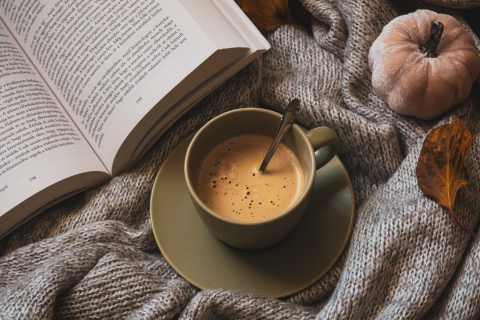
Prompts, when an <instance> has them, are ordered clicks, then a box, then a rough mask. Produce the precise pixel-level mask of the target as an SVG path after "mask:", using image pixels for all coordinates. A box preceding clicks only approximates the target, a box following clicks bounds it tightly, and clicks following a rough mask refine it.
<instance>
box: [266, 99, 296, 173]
mask: <svg viewBox="0 0 480 320" xmlns="http://www.w3.org/2000/svg"><path fill="white" fill-rule="evenodd" d="M299 111H300V100H298V99H293V100H292V101H291V102H290V103H289V104H288V106H287V107H286V108H285V111H284V112H283V117H282V119H281V120H280V126H279V127H278V130H277V133H276V134H275V138H274V139H273V142H272V145H271V146H270V149H268V152H267V154H266V155H265V159H263V162H262V165H261V166H260V169H259V170H258V171H260V173H263V172H264V171H265V168H266V167H267V165H268V163H269V162H270V159H271V158H272V156H273V154H274V153H275V150H277V147H278V145H279V144H280V142H281V141H282V138H283V136H285V133H287V131H288V129H290V127H291V126H292V124H293V122H294V121H295V118H296V117H297V114H298V112H299Z"/></svg>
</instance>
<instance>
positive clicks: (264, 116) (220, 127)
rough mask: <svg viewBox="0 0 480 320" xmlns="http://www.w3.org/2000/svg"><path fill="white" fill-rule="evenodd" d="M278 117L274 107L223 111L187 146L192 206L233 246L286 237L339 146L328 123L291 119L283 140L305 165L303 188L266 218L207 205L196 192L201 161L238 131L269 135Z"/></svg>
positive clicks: (259, 245)
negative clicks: (229, 214)
mask: <svg viewBox="0 0 480 320" xmlns="http://www.w3.org/2000/svg"><path fill="white" fill-rule="evenodd" d="M281 118H282V115H281V114H279V113H277V112H274V111H270V110H266V109H257V108H246V109H237V110H233V111H230V112H226V113H223V114H221V115H219V116H218V117H216V118H214V119H212V120H211V121H210V122H208V123H207V124H206V125H205V126H204V127H202V128H201V129H200V130H199V131H198V132H197V134H196V135H195V136H194V138H193V140H192V141H191V142H190V145H189V147H188V150H187V154H186V158H185V178H186V182H187V187H188V190H189V192H190V196H191V199H192V202H193V205H194V207H195V210H196V211H197V213H198V214H199V216H200V218H201V219H202V221H203V222H204V223H205V225H206V226H207V227H208V229H209V230H210V231H211V232H212V233H213V234H214V235H215V236H216V237H217V238H218V239H220V240H222V241H223V242H225V243H227V244H229V245H231V246H234V247H237V248H241V249H261V248H265V247H269V246H271V245H273V244H275V243H277V242H278V241H280V240H282V239H283V238H284V237H286V236H287V235H288V234H289V233H290V232H291V231H292V230H293V229H294V228H295V226H296V225H297V223H298V221H299V220H300V218H301V217H302V215H303V213H304V211H305V209H306V207H307V204H308V201H309V199H310V193H311V190H312V187H313V182H314V180H315V173H316V171H317V169H319V168H320V167H322V166H323V165H325V164H326V163H327V162H328V161H330V160H331V159H332V158H333V157H334V156H335V155H336V153H337V150H338V148H339V145H340V142H339V140H338V137H337V136H336V134H335V133H334V132H333V131H332V130H331V129H329V128H327V127H318V128H314V129H312V130H310V131H308V132H305V131H304V130H303V129H302V128H301V127H300V126H298V125H296V124H294V125H293V126H292V127H291V128H290V130H289V131H288V132H287V134H286V135H285V136H284V138H283V140H282V143H284V144H285V145H286V146H287V147H288V148H290V150H292V151H293V153H294V154H295V155H296V156H297V158H298V160H299V162H300V164H301V166H302V169H303V170H302V171H303V174H304V177H303V178H304V179H303V181H304V185H303V188H302V192H301V193H300V195H299V196H298V197H297V199H296V201H295V202H294V203H293V204H292V205H291V206H290V207H289V208H288V209H286V210H285V211H283V212H282V213H280V214H278V215H276V216H274V217H272V218H268V219H265V220H260V221H239V220H233V219H229V218H226V217H223V216H221V215H219V214H217V213H215V212H214V211H213V210H211V209H210V208H209V207H207V206H206V205H205V204H204V203H203V202H202V201H201V200H200V198H199V193H198V176H199V171H200V166H201V164H202V162H203V160H204V159H205V157H206V156H207V154H208V153H209V151H210V150H211V149H212V148H213V147H215V146H216V145H217V144H219V143H221V142H222V141H224V140H226V139H228V138H231V137H234V136H237V135H242V134H261V135H266V136H270V137H272V139H273V136H274V134H275V133H276V131H277V128H278V125H279V123H280V119H281ZM320 149H321V150H320ZM317 150H318V152H317V153H315V152H316V151H317ZM267 170H268V167H267Z"/></svg>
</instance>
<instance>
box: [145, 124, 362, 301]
mask: <svg viewBox="0 0 480 320" xmlns="http://www.w3.org/2000/svg"><path fill="white" fill-rule="evenodd" d="M192 138H193V134H192V135H191V136H189V137H188V138H186V139H185V140H184V141H183V142H182V143H180V144H179V145H178V147H177V148H175V150H174V151H173V152H172V153H171V154H170V156H169V157H168V158H167V159H166V160H165V163H164V164H163V166H162V167H161V168H160V171H159V172H158V175H157V178H156V180H155V183H154V186H153V190H152V198H151V201H150V209H151V210H150V214H151V219H152V227H153V233H154V235H155V239H156V241H157V244H158V246H159V247H160V250H161V251H162V253H163V255H164V257H165V258H166V259H167V261H168V262H169V263H170V265H171V266H172V267H173V268H174V269H175V270H176V271H177V272H178V273H179V274H180V275H181V276H183V277H184V278H185V279H186V280H188V281H189V282H190V283H192V284H193V285H195V286H197V287H199V288H200V289H228V290H235V291H243V292H249V293H253V294H257V295H261V296H265V297H270V298H279V297H284V296H288V295H291V294H293V293H295V292H298V291H300V290H302V289H305V288H307V287H308V286H310V285H311V284H313V283H315V281H317V280H318V279H320V278H321V277H322V276H323V275H324V274H325V273H326V272H327V271H328V270H329V269H330V268H331V267H332V266H333V264H334V263H335V262H336V261H337V259H338V258H339V257H340V255H341V253H342V251H343V249H344V248H345V246H346V245H347V242H348V239H349V237H350V233H351V231H352V227H353V220H354V201H353V190H352V184H351V182H350V179H349V177H348V174H347V171H346V170H345V167H344V166H343V164H342V162H341V161H340V159H338V157H335V158H333V159H332V160H331V161H330V162H329V163H328V164H327V165H325V166H324V167H323V168H321V169H320V170H318V171H317V175H316V179H315V183H314V188H313V191H312V196H311V200H310V203H309V205H308V207H307V210H306V212H305V214H304V216H303V217H302V220H301V221H300V222H299V224H298V225H297V227H296V228H295V229H294V230H293V231H292V233H291V234H290V235H288V236H287V237H286V238H285V239H284V240H282V241H281V242H279V243H278V244H276V245H274V246H272V247H270V248H267V249H263V250H259V251H243V250H239V249H235V248H233V247H230V246H228V245H226V244H224V243H223V242H221V241H220V240H218V239H217V238H215V236H213V235H212V234H211V233H210V231H209V230H208V229H207V227H205V225H204V224H203V222H202V221H201V220H200V218H199V217H198V216H197V213H196V211H195V209H194V207H193V204H192V202H191V200H190V196H189V194H188V189H187V186H186V184H185V177H184V160H185V154H186V152H187V148H188V145H189V143H190V141H191V140H192Z"/></svg>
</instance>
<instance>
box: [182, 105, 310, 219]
mask: <svg viewBox="0 0 480 320" xmlns="http://www.w3.org/2000/svg"><path fill="white" fill-rule="evenodd" d="M247 111H249V112H260V113H265V114H268V115H270V116H275V117H278V119H279V120H280V119H281V118H282V114H280V113H278V112H276V111H272V110H268V109H262V108H241V109H234V110H230V111H227V112H224V113H222V114H219V115H218V116H216V117H214V118H213V119H211V120H210V121H208V122H207V123H206V124H204V125H203V126H202V127H201V128H200V129H199V130H198V131H197V133H196V134H195V136H194V137H193V139H192V141H190V144H189V145H188V149H187V153H186V154H185V161H184V175H185V180H186V183H187V188H188V191H189V192H190V195H191V196H192V197H193V199H194V201H195V202H196V203H197V204H198V205H199V206H200V207H201V208H202V209H203V210H204V211H205V212H207V213H208V214H209V215H210V216H212V217H214V218H216V219H218V220H221V221H222V222H225V223H229V224H234V225H243V226H259V225H265V224H269V223H273V222H275V221H277V220H279V219H281V218H283V217H284V216H286V215H288V214H289V213H290V212H292V211H293V210H295V209H296V208H297V207H298V206H299V205H300V204H301V203H302V202H303V201H304V199H305V197H307V195H308V194H309V192H310V190H311V189H312V186H313V182H314V179H315V173H316V160H315V152H314V150H313V147H312V144H311V143H310V140H308V137H307V135H306V133H305V131H304V130H303V129H302V128H301V127H300V126H299V125H297V124H296V123H294V124H293V125H292V126H291V128H290V130H295V131H297V132H299V133H300V136H301V137H302V139H303V141H304V142H305V144H306V145H307V146H308V150H309V155H310V161H311V163H312V166H311V168H310V172H309V177H308V181H307V182H306V184H305V185H306V188H304V189H303V190H302V193H301V194H300V195H299V196H298V197H297V199H296V200H295V201H294V202H293V203H292V204H291V205H290V206H289V207H288V208H287V209H286V210H284V211H282V212H281V213H280V214H277V215H275V216H273V217H270V218H266V219H262V220H256V221H241V220H235V219H231V218H227V217H224V216H221V215H219V214H218V213H216V212H215V211H213V210H212V209H210V208H209V207H208V206H207V205H205V204H204V203H203V201H201V200H200V197H199V196H198V195H197V192H196V191H195V188H194V187H193V186H192V182H191V179H190V177H189V175H188V164H189V158H190V151H191V149H192V146H193V145H194V144H195V142H196V141H197V140H198V138H199V136H200V135H201V133H202V132H203V131H205V130H206V128H207V127H208V126H209V125H210V124H211V123H213V122H217V121H221V119H222V118H223V117H225V116H229V115H231V114H233V113H237V112H247ZM202 161H203V159H202ZM302 169H303V170H305V169H304V168H302Z"/></svg>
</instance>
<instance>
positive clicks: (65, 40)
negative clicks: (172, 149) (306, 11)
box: [0, 0, 269, 238]
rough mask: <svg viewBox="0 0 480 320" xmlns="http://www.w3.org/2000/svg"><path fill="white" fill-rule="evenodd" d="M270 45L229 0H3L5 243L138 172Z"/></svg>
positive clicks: (1, 213)
mask: <svg viewBox="0 0 480 320" xmlns="http://www.w3.org/2000/svg"><path fill="white" fill-rule="evenodd" d="M268 48H269V44H268V42H267V41H266V40H265V39H264V38H263V36H262V35H261V34H260V33H259V32H258V30H257V29H256V28H255V27H254V26H253V24H252V23H251V22H250V21H249V20H248V18H247V17H246V16H245V15H244V13H243V12H242V11H241V10H240V9H239V8H238V6H237V5H236V4H235V2H234V1H233V0H102V1H98V0H30V1H24V0H1V1H0V238H1V237H3V236H5V235H6V234H7V233H8V232H9V231H11V230H13V229H14V228H15V227H16V226H18V225H19V224H20V223H22V222H23V221H25V220H26V219H28V218H30V217H32V216H33V215H34V214H36V213H38V212H40V211H42V210H44V209H45V208H47V207H49V206H51V205H52V204H54V203H56V202H58V201H60V200H62V199H65V198H66V197H69V196H71V195H73V194H74V193H77V192H80V191H82V190H84V189H86V188H91V187H95V186H98V185H100V184H102V183H103V182H105V181H106V180H108V179H109V178H111V177H112V176H114V175H116V174H118V173H119V172H122V171H123V170H125V169H127V168H129V167H131V166H132V165H133V164H134V163H135V162H136V161H137V160H138V159H139V158H140V157H141V156H142V155H143V154H144V153H145V152H146V151H147V150H148V148H149V147H151V146H152V145H153V143H154V142H155V141H156V140H157V139H158V138H159V137H160V136H161V135H162V134H163V133H164V132H165V131H166V130H167V129H168V128H169V127H170V126H171V125H172V124H173V123H174V122H175V121H176V120H177V119H178V118H179V117H180V116H181V115H183V114H184V113H185V112H186V111H187V110H188V109H190V108H191V107H192V106H193V105H194V104H195V103H197V102H198V101H199V100H200V99H201V98H202V97H204V96H205V95H206V94H207V93H209V92H210V91H212V90H213V89H214V88H215V87H217V86H218V85H219V84H221V83H222V82H223V81H225V80H227V79H228V78H229V77H231V76H232V75H233V74H234V73H236V72H237V71H239V70H240V69H241V68H242V67H244V66H246V65H247V64H248V63H250V62H251V61H253V60H254V59H255V58H257V57H258V56H259V55H261V54H262V53H263V52H265V51H266V50H267V49H268Z"/></svg>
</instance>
